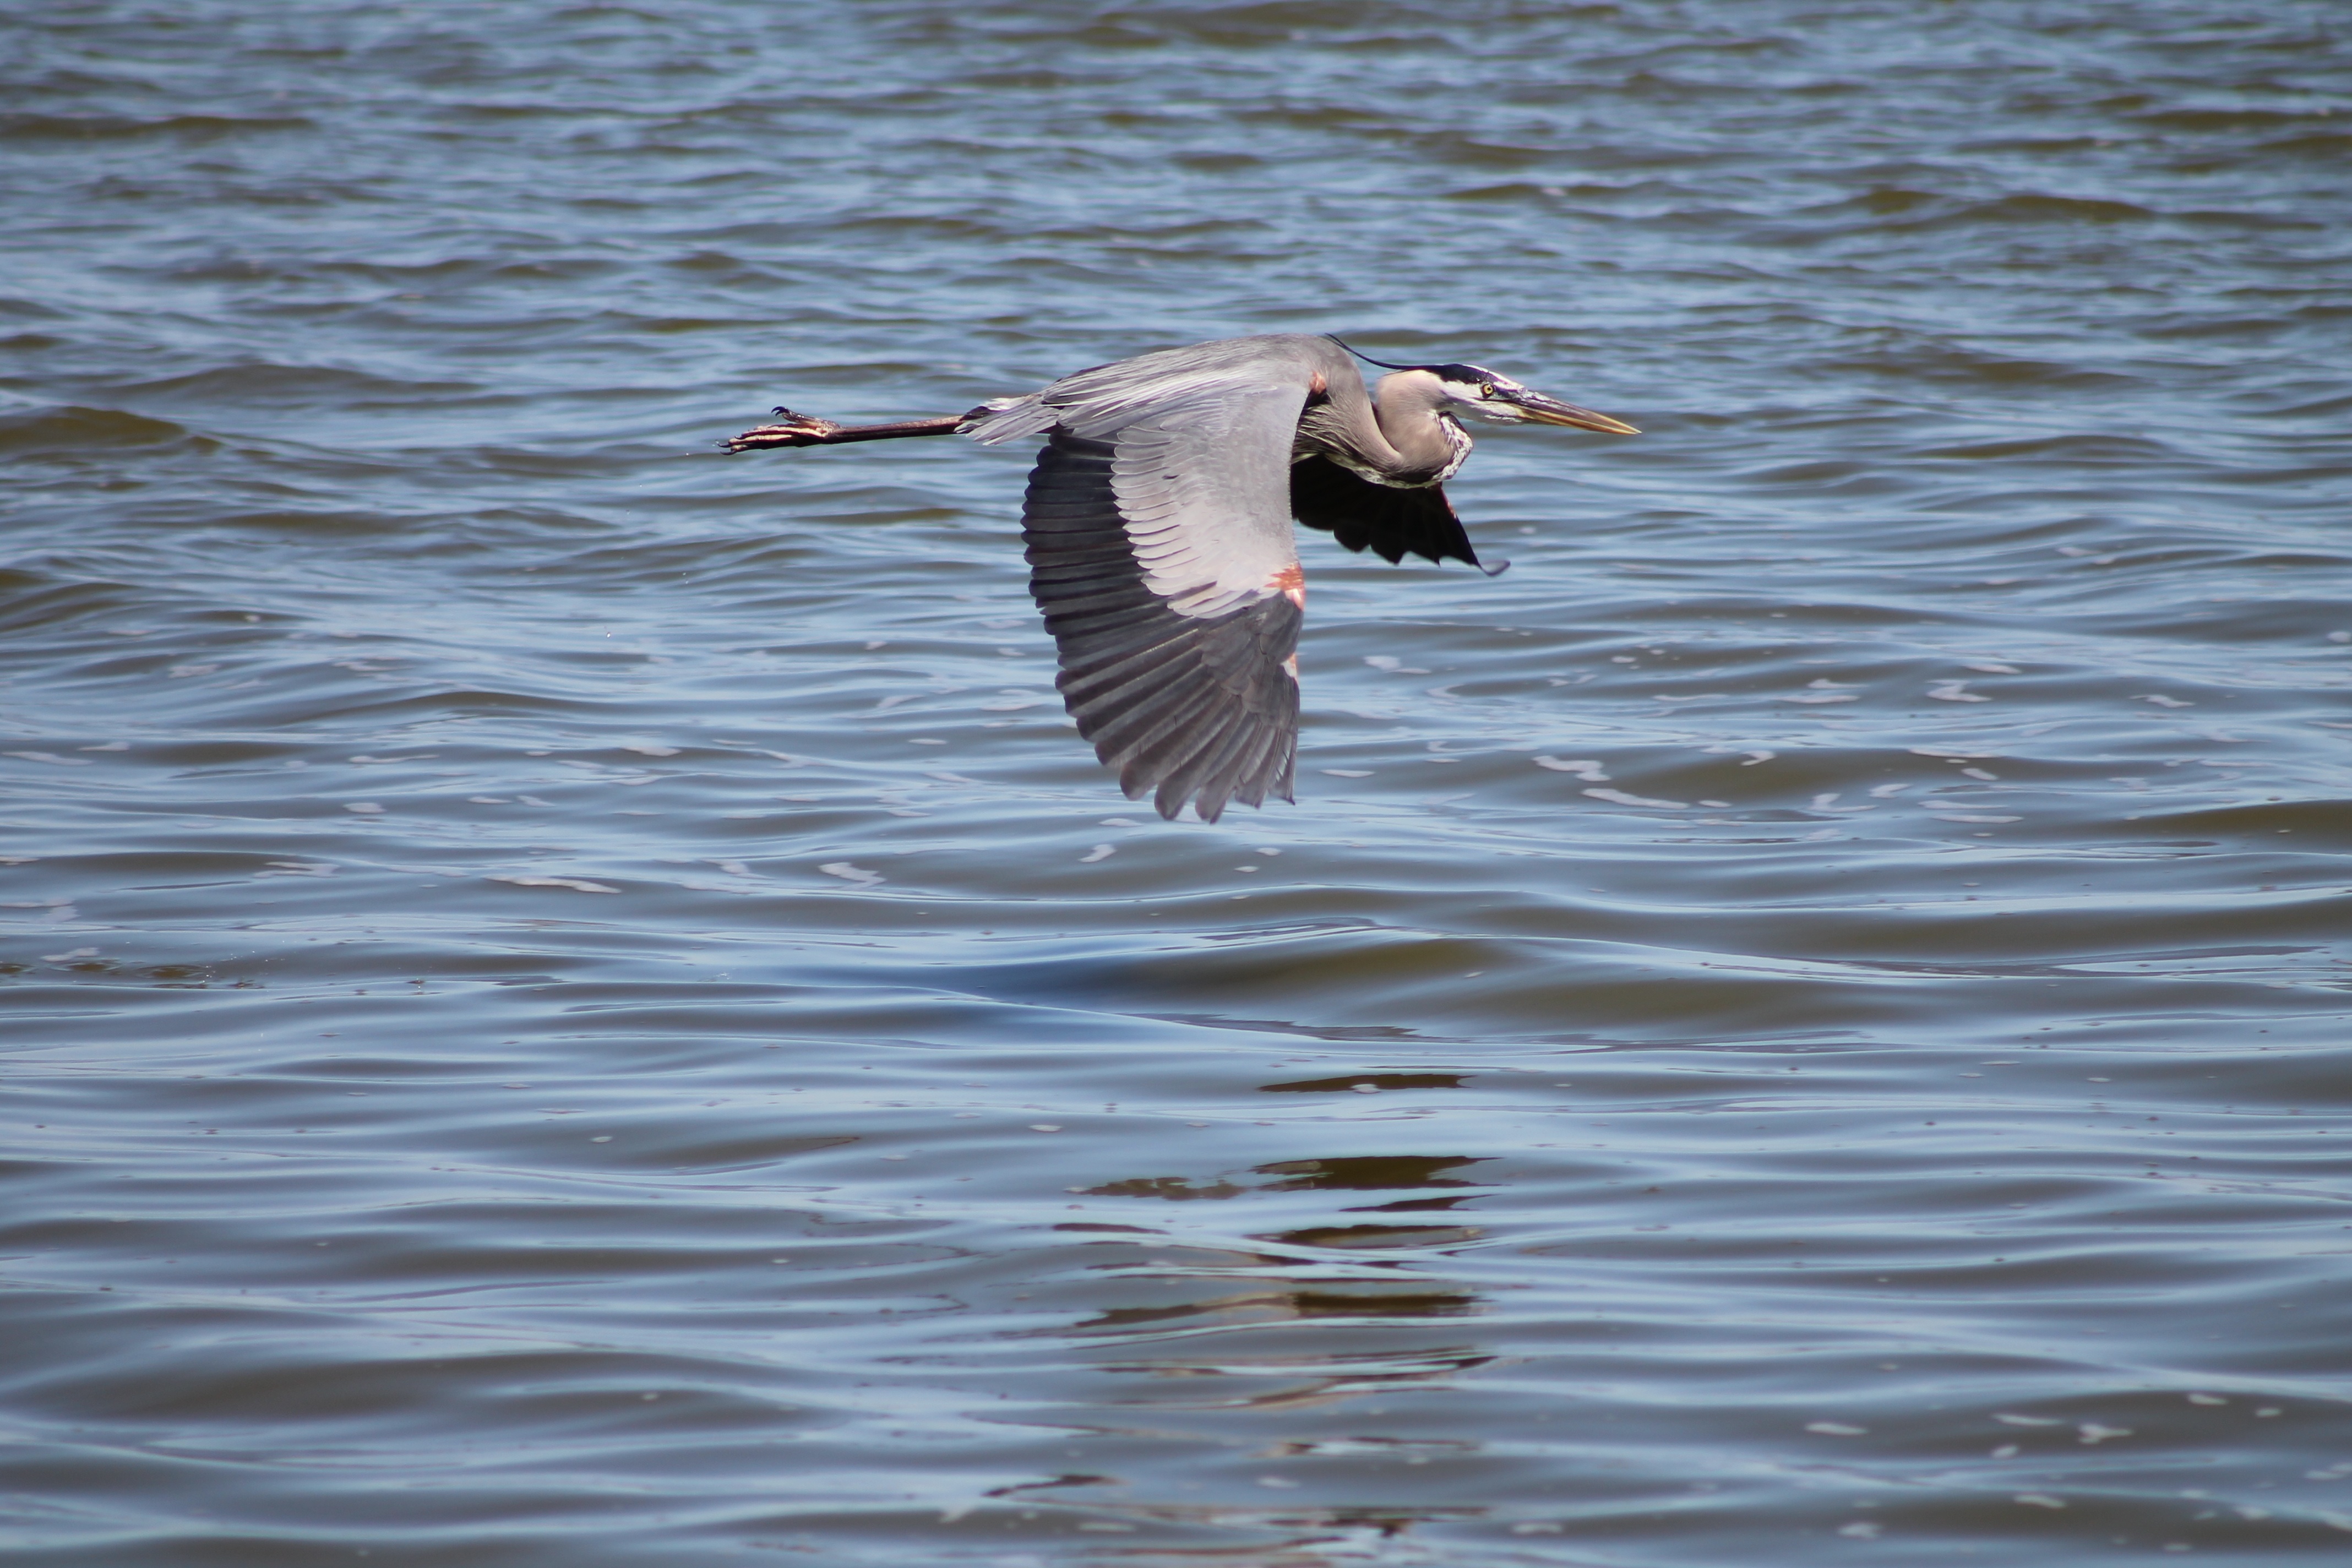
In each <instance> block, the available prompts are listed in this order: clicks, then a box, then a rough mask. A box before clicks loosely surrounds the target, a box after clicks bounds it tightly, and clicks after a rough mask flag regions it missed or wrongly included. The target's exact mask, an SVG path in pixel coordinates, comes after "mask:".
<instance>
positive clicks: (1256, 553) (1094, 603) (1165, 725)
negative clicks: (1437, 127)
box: [727, 333, 1635, 822]
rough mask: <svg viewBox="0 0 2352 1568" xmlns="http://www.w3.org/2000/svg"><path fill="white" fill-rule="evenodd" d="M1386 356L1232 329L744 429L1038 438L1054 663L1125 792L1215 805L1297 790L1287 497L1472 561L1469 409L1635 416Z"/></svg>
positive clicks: (1380, 549)
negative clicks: (882, 418)
mask: <svg viewBox="0 0 2352 1568" xmlns="http://www.w3.org/2000/svg"><path fill="white" fill-rule="evenodd" d="M1372 363H1379V362H1372ZM1389 368H1391V372H1392V374H1388V375H1385V376H1382V377H1381V380H1380V383H1379V384H1378V386H1377V387H1375V388H1372V389H1370V390H1368V389H1367V388H1366V387H1365V385H1364V381H1363V376H1362V375H1361V374H1360V373H1359V372H1358V370H1357V369H1356V363H1355V357H1354V356H1353V355H1352V353H1351V351H1349V349H1347V348H1346V347H1345V346H1344V345H1342V344H1341V343H1339V342H1338V340H1336V339H1333V338H1327V337H1315V336H1309V335H1307V334H1303V333H1280V334H1276V335H1270V336H1265V337H1251V338H1227V339H1223V340H1221V341H1218V342H1206V343H1195V344H1193V345H1192V346H1191V347H1189V348H1181V349H1167V350H1163V351H1161V352H1160V353H1148V354H1140V355H1138V356H1137V357H1136V358H1134V359H1129V360H1121V361H1119V362H1118V363H1115V364H1106V365H1097V366H1096V367H1095V368H1094V369H1091V370H1082V371H1079V372H1078V373H1077V374H1074V375H1066V376H1064V377H1063V378H1062V379H1061V380H1059V381H1057V382H1055V383H1054V384H1052V385H1050V386H1047V387H1045V388H1044V389H1042V390H1040V391H1037V392H1033V393H1031V394H1029V395H1026V396H1023V397H1011V398H1003V399H1000V400H997V401H995V402H992V403H988V404H984V405H982V406H980V407H978V408H975V409H973V410H971V412H970V413H968V414H965V415H962V416H958V417H955V418H951V419H929V420H908V421H904V422H901V423H899V424H895V425H880V426H838V425H835V424H833V423H831V422H830V421H827V420H822V419H812V418H809V417H806V416H799V415H793V414H792V413H790V412H789V411H788V410H784V409H778V410H777V411H776V412H777V414H778V416H780V422H779V423H777V424H774V425H767V426H760V427H758V428H756V429H753V430H749V431H746V432H745V433H744V434H742V435H741V436H739V437H735V438H734V439H733V440H732V441H730V442H729V443H728V444H727V446H728V449H729V450H730V451H746V450H752V449H756V448H759V447H797V446H819V445H835V444H840V443H844V442H848V441H861V440H885V439H890V438H894V437H902V436H929V435H945V434H948V433H950V432H955V433H960V434H962V435H966V436H970V437H971V438H972V439H974V440H976V441H979V442H982V444H984V445H988V446H994V445H997V444H998V443H1001V442H1005V441H1013V440H1018V439H1021V438H1022V437H1044V438H1045V446H1044V447H1043V448H1042V449H1041V450H1040V451H1039V452H1038V454H1037V466H1036V467H1035V468H1034V469H1032V470H1031V472H1030V475H1029V489H1028V494H1027V497H1026V498H1025V500H1024V503H1023V506H1022V514H1021V517H1022V538H1023V540H1024V542H1025V543H1026V544H1027V546H1028V559H1029V591H1030V594H1031V596H1032V597H1034V599H1035V600H1036V602H1037V607H1038V608H1039V609H1040V610H1041V611H1043V612H1044V614H1045V628H1046V630H1047V631H1049V632H1051V633H1052V634H1053V637H1054V641H1055V647H1056V648H1057V650H1058V652H1059V654H1060V662H1061V674H1060V677H1059V678H1058V679H1057V680H1056V681H1055V685H1056V686H1057V687H1058V688H1059V689H1060V690H1061V692H1062V696H1063V700H1064V701H1065V702H1066V704H1067V705H1068V708H1069V711H1070V715H1071V717H1072V718H1074V719H1076V721H1077V725H1078V732H1079V734H1081V735H1082V736H1084V737H1085V738H1086V739H1087V740H1088V741H1090V742H1093V744H1094V748H1095V754H1096V755H1097V756H1098V757H1100V758H1101V759H1102V761H1103V762H1104V763H1106V764H1108V766H1110V767H1113V768H1116V769H1118V778H1119V786H1120V788H1121V789H1123V790H1124V791H1125V792H1126V794H1127V796H1128V798H1129V799H1130V800H1136V799H1140V798H1142V796H1144V795H1147V794H1149V795H1151V796H1152V797H1153V804H1154V805H1155V806H1157V808H1158V809H1159V812H1160V815H1161V816H1168V817H1172V816H1176V815H1177V814H1178V813H1179V812H1181V810H1182V809H1183V807H1184V805H1186V803H1188V802H1189V803H1191V805H1192V808H1193V810H1194V811H1195V812H1196V813H1197V814H1198V815H1199V816H1200V817H1201V818H1202V820H1203V821H1207V822H1214V821H1215V820H1216V819H1217V817H1218V816H1219V815H1220V814H1221V813H1222V812H1223V810H1224V808H1225V806H1226V805H1227V804H1228V803H1229V802H1232V801H1240V802H1243V803H1244V804H1245V805H1261V804H1263V803H1264V801H1265V797H1266V796H1267V795H1278V796H1280V797H1281V798H1283V799H1285V800H1288V799H1290V798H1292V774H1293V771H1294V767H1295V764H1296V760H1297V750H1298V660H1297V647H1298V628H1299V624H1300V620H1301V618H1302V616H1303V615H1304V612H1305V609H1306V604H1307V590H1306V579H1305V576H1304V574H1303V573H1302V572H1301V570H1300V567H1299V563H1298V546H1297V538H1296V535H1295V532H1294V530H1293V529H1292V526H1291V523H1292V520H1293V519H1294V518H1295V519H1296V520H1297V521H1299V522H1302V523H1305V524H1306V525H1307V526H1308V527H1310V528H1317V529H1322V530H1325V531H1329V532H1330V533H1332V534H1334V535H1335V536H1336V537H1337V538H1338V539H1339V542H1340V543H1341V544H1342V545H1344V546H1346V547H1347V548H1348V549H1349V550H1357V551H1360V550H1365V549H1370V550H1371V551H1373V552H1375V553H1377V554H1379V555H1380V556H1381V558H1383V559H1384V560H1387V561H1390V562H1397V561H1401V560H1402V559H1403V558H1404V557H1405V556H1406V555H1408V554H1413V555H1421V556H1424V557H1426V558H1428V559H1429V560H1431V561H1433V562H1434V561H1445V560H1449V559H1451V560H1456V561H1462V562H1465V563H1469V564H1470V565H1473V566H1476V565H1478V564H1479V561H1478V556H1477V552H1475V550H1473V549H1472V548H1471V545H1470V540H1469V537H1468V535H1466V534H1465V532H1464V531H1463V529H1462V523H1461V520H1460V519H1458V518H1456V517H1455V516H1454V509H1453V507H1452V506H1451V505H1449V504H1448V503H1447V501H1446V500H1445V492H1444V488H1443V486H1444V482H1445V480H1447V479H1451V478H1453V476H1454V473H1455V471H1456V470H1458V469H1459V468H1461V467H1462V463H1463V460H1464V459H1465V458H1467V457H1468V456H1469V454H1470V437H1469V433H1468V432H1467V431H1466V430H1465V429H1464V428H1463V426H1462V422H1461V416H1463V415H1465V414H1466V415H1470V416H1476V417H1484V418H1486V419H1489V420H1493V421H1496V422H1507V423H1519V422H1527V421H1533V422H1536V423H1541V424H1548V425H1560V426H1571V427H1574V428H1578V429H1585V430H1598V431H1606V432H1611V433H1614V434H1621V435H1632V434H1634V433H1635V432H1634V430H1633V426H1630V425H1626V424H1624V423H1622V422H1621V421H1619V420H1615V419H1612V418H1610V417H1609V416H1606V415H1602V414H1595V413H1592V412H1591V410H1589V409H1583V408H1579V407H1577V406H1575V405H1572V404H1567V403H1562V402H1560V401H1559V400H1558V399H1557V398H1552V397H1548V396H1546V395H1543V394H1541V393H1538V392H1533V391H1530V390H1529V389H1528V388H1527V387H1524V386H1521V385H1519V384H1517V382H1514V381H1512V380H1510V379H1509V378H1507V377H1506V376H1502V375H1497V374H1495V373H1494V372H1492V371H1487V370H1482V369H1480V368H1478V367H1477V366H1475V365H1465V364H1444V365H1409V366H1396V367H1389ZM1495 570H1496V571H1499V570H1501V567H1500V566H1497V567H1496V568H1495Z"/></svg>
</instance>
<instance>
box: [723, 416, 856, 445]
mask: <svg viewBox="0 0 2352 1568" xmlns="http://www.w3.org/2000/svg"><path fill="white" fill-rule="evenodd" d="M775 414H776V423H775V424H773V425H755V426H752V427H751V429H749V430H746V431H744V432H743V433H742V434H741V435H740V436H735V437H730V438H729V439H728V440H726V441H725V442H723V443H721V444H722V445H723V446H725V447H726V448H727V449H728V450H729V451H730V452H756V451H759V450H761V448H763V447H821V446H823V445H824V444H825V443H826V442H827V441H829V440H831V439H832V438H833V437H835V436H836V435H838V434H839V433H840V430H841V426H838V425H836V424H835V423H834V422H833V421H832V420H830V419H819V418H818V417H816V416H814V415H813V414H795V413H793V411H792V410H791V409H789V408H779V409H777V410H776V411H775Z"/></svg>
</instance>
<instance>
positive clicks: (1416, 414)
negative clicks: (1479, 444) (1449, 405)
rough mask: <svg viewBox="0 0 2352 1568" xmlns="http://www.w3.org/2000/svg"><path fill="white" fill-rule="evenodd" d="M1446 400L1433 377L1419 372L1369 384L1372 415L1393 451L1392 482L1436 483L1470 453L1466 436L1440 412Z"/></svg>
mask: <svg viewBox="0 0 2352 1568" xmlns="http://www.w3.org/2000/svg"><path fill="white" fill-rule="evenodd" d="M1446 401H1447V399H1446V396H1445V392H1444V387H1443V386H1441V385H1440V384H1439V383H1438V380H1437V378H1436V377H1435V376H1433V375H1432V374H1429V373H1428V372H1427V371H1424V370H1405V371H1399V372H1397V373H1396V374H1393V375H1384V376H1382V377H1381V380H1380V384H1379V385H1378V386H1376V387H1375V388H1373V391H1372V409H1373V415H1374V416H1375V417H1376V418H1377V419H1378V420H1379V421H1380V426H1381V436H1382V437H1383V438H1385V439H1386V441H1387V442H1388V444H1389V446H1390V447H1391V448H1392V449H1393V450H1394V452H1395V453H1396V459H1395V462H1394V464H1393V465H1392V466H1391V468H1390V469H1389V478H1390V479H1391V481H1392V482H1393V481H1398V480H1401V481H1402V482H1404V483H1406V484H1436V483H1439V482H1441V481H1443V480H1444V479H1451V478H1452V477H1453V475H1454V470H1455V469H1456V468H1460V467H1461V466H1462V460H1463V459H1464V458H1466V457H1468V456H1469V455H1470V434H1469V432H1468V431H1466V430H1465V429H1463V428H1462V426H1461V425H1460V424H1459V423H1458V422H1457V421H1455V419H1454V417H1453V416H1452V415H1450V414H1447V413H1445V412H1444V407H1445V404H1446Z"/></svg>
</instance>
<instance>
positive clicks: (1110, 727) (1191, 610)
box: [976, 340, 1309, 822]
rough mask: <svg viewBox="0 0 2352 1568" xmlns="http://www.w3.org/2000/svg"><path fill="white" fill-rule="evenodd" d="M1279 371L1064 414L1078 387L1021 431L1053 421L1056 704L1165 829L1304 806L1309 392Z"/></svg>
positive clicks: (1048, 604) (1046, 469) (1140, 392)
mask: <svg viewBox="0 0 2352 1568" xmlns="http://www.w3.org/2000/svg"><path fill="white" fill-rule="evenodd" d="M1259 341H1260V342H1263V341H1265V340H1259ZM1217 346H1223V345H1217ZM1160 357H1162V356H1158V355H1151V356H1146V360H1150V359H1158V358H1160ZM1269 357H1270V358H1271V359H1272V360H1273V361H1274V362H1275V363H1257V364H1252V365H1231V366H1221V367H1218V368H1219V370H1220V371H1222V372H1223V374H1213V375H1208V376H1200V377H1189V378H1171V379H1175V380H1176V381H1177V385H1176V386H1175V388H1174V389H1173V390H1172V395H1161V396H1159V397H1152V396H1150V395H1149V394H1148V392H1147V391H1146V390H1145V389H1144V388H1142V387H1140V386H1138V385H1136V384H1133V382H1132V381H1130V382H1129V384H1123V385H1120V386H1118V388H1117V389H1116V391H1117V395H1113V396H1104V397H1096V398H1087V397H1071V398H1069V399H1068V400H1067V401H1066V402H1061V403H1060V404H1059V405H1056V403H1055V401H1054V400H1055V394H1056V393H1057V392H1058V391H1060V389H1061V388H1062V387H1064V386H1065V385H1067V384H1069V383H1076V382H1079V381H1081V377H1071V378H1069V383H1057V384H1055V386H1054V387H1049V388H1047V389H1046V391H1045V393H1044V394H1041V395H1040V399H1041V400H1043V401H1042V402H1041V403H1038V404H1031V405H1029V408H1030V409H1031V410H1034V412H1031V413H1028V414H1027V415H1026V416H1025V418H1026V419H1027V420H1032V421H1034V420H1036V419H1038V418H1039V417H1040V416H1043V415H1044V414H1045V412H1046V411H1047V410H1048V409H1050V410H1051V412H1052V414H1053V415H1054V418H1053V420H1052V423H1051V425H1050V426H1049V429H1050V435H1049V437H1048V440H1047V443H1046V446H1045V450H1043V451H1042V452H1040V453H1039V454H1038V457H1037V467H1036V468H1035V469H1034V471H1033V472H1032V473H1031V474H1030V477H1029V492H1028V496H1027V499H1026V500H1025V502H1024V506H1023V509H1022V537H1023V539H1024V541H1025V542H1027V544H1028V556H1029V565H1030V578H1029V589H1030V593H1031V595H1033V596H1034V598H1035V599H1036V601H1037V607H1038V608H1039V609H1040V610H1042V611H1044V612H1045V626H1046V629H1047V630H1049V631H1051V632H1052V633H1053V634H1054V640H1055V645H1056V647H1057V648H1058V650H1059V653H1060V656H1061V666H1062V672H1061V675H1060V677H1059V679H1057V680H1056V682H1055V684H1056V685H1057V686H1058V687H1059V688H1060V689H1061V691H1062V695H1063V699H1064V700H1065V701H1066V703H1067V704H1068V706H1069V710H1070V714H1071V716H1072V717H1073V718H1075V719H1076V721H1078V732H1079V733H1080V734H1081V735H1083V736H1085V737H1086V738H1087V740H1089V741H1091V742H1094V747H1095V754H1096V755H1097V756H1098V757H1100V758H1101V759H1102V760H1103V762H1104V763H1107V764H1108V765H1109V766H1112V767H1115V768H1117V769H1118V771H1119V787H1120V788H1121V789H1123V790H1125V791H1126V793H1127V795H1128V798H1129V799H1130V800H1133V799H1139V798H1141V796H1142V795H1145V794H1146V793H1147V792H1150V793H1151V794H1153V795H1154V801H1153V804H1154V805H1155V806H1156V807H1157V808H1158V809H1159V812H1160V815H1161V816H1175V815H1176V814H1177V813H1178V812H1180V811H1181V810H1182V809H1183V807H1184V804H1185V802H1186V801H1188V800H1189V801H1191V802H1192V806H1193V809H1194V810H1195V811H1197V812H1198V813H1199V814H1200V816H1201V817H1202V820H1203V821H1207V822H1214V821H1215V820H1216V819H1217V817H1218V815H1219V814H1220V813H1222V812H1223V810H1224V808H1225V805H1226V803H1227V801H1229V800H1239V801H1242V802H1244V803H1245V804H1247V805H1259V804H1260V803H1262V802H1263V801H1264V800H1265V797H1266V796H1267V795H1270V794H1271V795H1278V796H1280V797H1282V798H1283V799H1286V800H1287V799H1289V798H1290V795H1291V774H1292V768H1293V763H1294V760H1295V758H1296V756H1297V748H1298V665H1297V657H1296V655H1297V647H1298V627H1299V621H1300V618H1301V611H1302V606H1303V605H1304V604H1305V602H1306V594H1305V590H1304V587H1303V584H1302V578H1301V576H1300V573H1299V570H1298V550H1297V543H1296V542H1295V540H1294V538H1293V535H1292V532H1291V526H1290V449H1291V443H1292V440H1293V438H1294V437H1295V436H1296V434H1297V428H1298V413H1299V409H1300V408H1301V407H1302V406H1303V405H1305V402H1306V399H1307V384H1308V375H1309V372H1308V371H1307V369H1306V368H1304V367H1301V366H1298V365H1294V364H1291V363H1286V361H1287V357H1288V356H1283V355H1279V354H1277V355H1273V356H1269ZM1144 363H1146V362H1145V361H1130V362H1129V363H1128V365H1126V366H1107V367H1104V369H1103V370H1101V371H1095V372H1087V373H1083V374H1084V375H1085V376H1091V377H1096V378H1102V377H1105V376H1106V375H1107V374H1108V373H1112V372H1119V371H1124V370H1129V368H1130V367H1137V366H1141V365H1143V364H1144ZM1033 427H1034V426H1033ZM976 433H977V432H976ZM1014 433H1017V432H1016V431H1013V430H1007V431H1005V432H1004V434H1005V435H1010V434H1014ZM993 434H995V433H994V432H992V431H991V432H987V434H984V435H983V437H982V438H983V439H985V438H987V436H988V435H993ZM996 438H998V439H1002V438H1003V436H997V437H996Z"/></svg>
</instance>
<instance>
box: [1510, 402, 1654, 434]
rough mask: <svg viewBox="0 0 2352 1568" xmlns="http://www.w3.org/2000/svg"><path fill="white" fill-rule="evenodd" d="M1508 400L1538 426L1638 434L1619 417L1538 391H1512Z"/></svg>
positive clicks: (1523, 416)
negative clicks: (1566, 401)
mask: <svg viewBox="0 0 2352 1568" xmlns="http://www.w3.org/2000/svg"><path fill="white" fill-rule="evenodd" d="M1508 401H1509V403H1510V405H1511V406H1512V407H1514V408H1516V409H1517V410H1518V411H1519V416H1520V417H1521V418H1523V419H1532V420H1534V421H1535V422H1536V423H1537V424H1538V425H1565V426H1568V427H1569V428H1570V429H1571V430H1597V431H1599V432H1600V433H1601V434H1602V435H1604V436H1639V435H1640V434H1641V432H1640V431H1639V430H1637V429H1635V428H1634V427H1633V426H1631V425H1628V424H1626V423H1625V422H1624V421H1623V420H1622V419H1612V418H1610V417H1609V416H1607V415H1606V414H1595V413H1594V412H1592V410H1591V409H1590V408H1579V407H1578V406H1577V405H1575V404H1573V403H1562V402H1561V401H1560V400H1559V398H1557V397H1546V396H1545V395H1543V394H1542V393H1540V392H1514V393H1512V394H1510V395H1509V399H1508Z"/></svg>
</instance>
